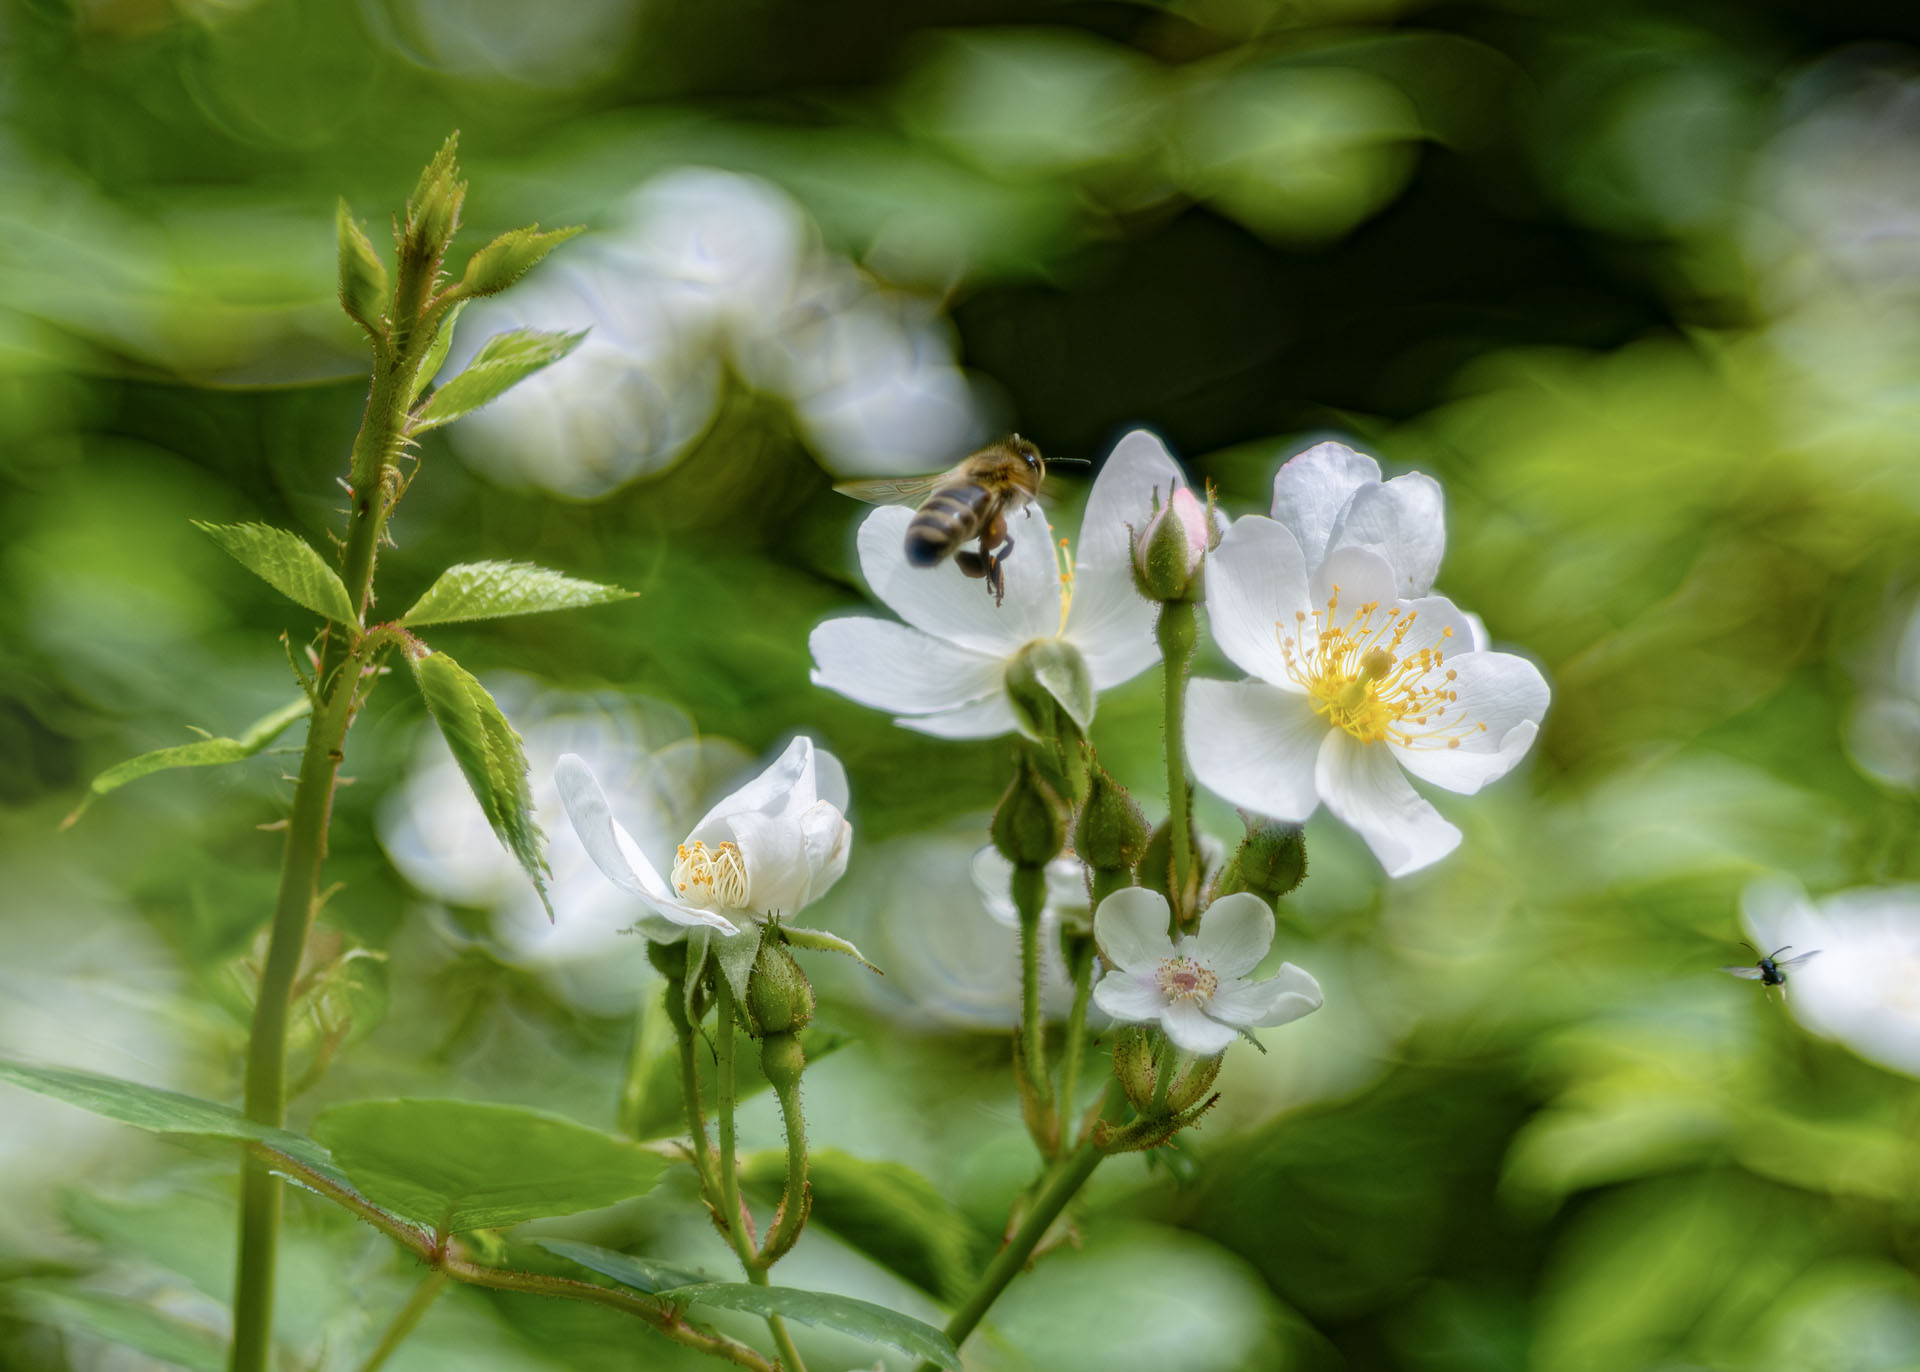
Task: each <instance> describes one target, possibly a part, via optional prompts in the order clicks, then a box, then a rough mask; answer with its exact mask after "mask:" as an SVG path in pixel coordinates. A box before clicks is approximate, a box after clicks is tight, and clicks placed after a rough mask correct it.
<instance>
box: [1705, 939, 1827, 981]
mask: <svg viewBox="0 0 1920 1372" xmlns="http://www.w3.org/2000/svg"><path fill="white" fill-rule="evenodd" d="M1746 946H1747V947H1749V948H1753V945H1752V944H1751V943H1749V944H1747V945H1746ZM1792 947H1793V945H1792V944H1791V943H1789V944H1787V945H1786V947H1785V948H1776V949H1774V950H1773V951H1772V952H1771V953H1761V952H1760V950H1759V949H1758V948H1753V951H1754V952H1755V953H1757V954H1759V957H1760V961H1758V962H1755V963H1745V962H1742V963H1735V964H1733V965H1731V966H1727V967H1722V968H1721V969H1720V970H1721V971H1723V972H1725V973H1726V974H1727V975H1728V976H1734V977H1745V978H1746V979H1747V980H1748V981H1757V982H1759V983H1760V984H1761V985H1762V986H1785V985H1786V984H1787V969H1788V968H1789V967H1798V966H1800V965H1801V964H1802V963H1807V962H1812V961H1813V960H1814V959H1815V958H1817V957H1819V956H1820V950H1819V949H1818V948H1816V949H1814V950H1813V951H1812V952H1811V953H1802V954H1801V955H1800V956H1799V957H1797V958H1788V959H1787V960H1786V961H1784V962H1782V961H1781V960H1780V955H1781V954H1782V953H1784V952H1786V951H1787V950H1788V949H1790V948H1792Z"/></svg>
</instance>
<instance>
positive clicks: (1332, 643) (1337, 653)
mask: <svg viewBox="0 0 1920 1372" xmlns="http://www.w3.org/2000/svg"><path fill="white" fill-rule="evenodd" d="M1419 614H1420V612H1419V611H1418V610H1406V609H1402V608H1401V607H1400V606H1398V605H1393V606H1388V607H1386V608H1384V609H1383V608H1382V607H1381V605H1380V602H1379V601H1377V600H1370V601H1368V602H1366V603H1365V604H1364V605H1362V606H1360V608H1359V609H1357V610H1354V611H1353V612H1352V613H1350V614H1349V615H1348V616H1347V617H1346V619H1345V620H1344V621H1343V620H1342V619H1341V618H1340V588H1339V587H1338V586H1335V587H1334V588H1333V595H1332V596H1330V597H1329V598H1328V600H1327V607H1326V609H1325V610H1315V611H1314V612H1313V616H1312V622H1311V623H1309V622H1308V616H1307V614H1306V612H1305V611H1297V612H1296V613H1295V614H1294V625H1293V631H1292V632H1291V633H1289V632H1288V631H1287V628H1286V626H1285V625H1281V626H1279V632H1280V647H1281V650H1282V651H1283V652H1284V653H1285V654H1286V658H1287V674H1288V675H1289V676H1290V677H1292V678H1293V680H1294V681H1296V682H1298V683H1299V684H1300V685H1301V686H1302V687H1304V688H1305V689H1306V692H1307V695H1308V697H1309V698H1310V699H1311V700H1312V701H1313V708H1314V712H1315V713H1316V714H1319V715H1320V716H1322V717H1323V718H1325V719H1326V720H1327V721H1328V722H1329V723H1330V724H1333V725H1335V726H1336V727H1338V728H1341V729H1345V730H1346V731H1347V732H1348V733H1349V734H1352V735H1353V736H1354V737H1355V738H1357V739H1359V740H1360V741H1361V742H1362V743H1378V742H1380V741H1382V740H1387V741H1390V742H1393V743H1398V744H1400V745H1401V746H1402V747H1407V748H1421V747H1426V748H1439V747H1446V748H1458V747H1459V746H1460V740H1461V739H1462V738H1465V737H1467V736H1468V735H1470V734H1475V733H1483V732H1485V730H1486V727H1487V726H1486V725H1485V724H1476V723H1473V722H1471V721H1468V720H1465V719H1462V718H1461V717H1460V714H1459V711H1458V709H1457V708H1456V706H1457V703H1458V701H1459V694H1458V693H1457V692H1456V691H1455V690H1454V689H1453V683H1454V680H1455V678H1456V677H1457V675H1458V673H1456V672H1455V671H1454V670H1453V669H1452V668H1451V667H1448V666H1447V665H1446V656H1445V654H1444V652H1443V651H1442V649H1441V647H1440V645H1435V646H1433V647H1428V648H1416V649H1414V650H1413V651H1412V652H1406V651H1403V645H1404V644H1405V642H1406V638H1407V635H1408V634H1409V633H1411V632H1412V630H1413V625H1414V621H1415V620H1416V619H1418V618H1419ZM1452 637H1453V630H1452V629H1451V628H1447V629H1443V630H1442V631H1441V634H1440V638H1441V643H1442V644H1444V643H1445V642H1446V640H1448V639H1450V638H1452Z"/></svg>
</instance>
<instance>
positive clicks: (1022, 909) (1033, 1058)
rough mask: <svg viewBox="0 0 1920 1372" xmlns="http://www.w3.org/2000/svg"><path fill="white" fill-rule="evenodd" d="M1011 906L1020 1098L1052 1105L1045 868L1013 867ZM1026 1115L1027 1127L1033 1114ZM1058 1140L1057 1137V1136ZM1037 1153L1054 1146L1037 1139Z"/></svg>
mask: <svg viewBox="0 0 1920 1372" xmlns="http://www.w3.org/2000/svg"><path fill="white" fill-rule="evenodd" d="M1012 886H1013V905H1014V909H1015V910H1016V911H1017V912H1018V913H1019V916H1020V1055H1019V1057H1020V1072H1021V1075H1022V1077H1023V1078H1024V1082H1023V1086H1022V1095H1023V1097H1027V1098H1030V1099H1031V1100H1032V1102H1033V1103H1034V1104H1035V1105H1038V1106H1041V1107H1043V1108H1042V1110H1041V1111H1040V1112H1039V1113H1041V1114H1044V1113H1045V1107H1049V1106H1050V1105H1051V1101H1052V1096H1053V1091H1052V1087H1051V1085H1050V1083H1049V1082H1048V1079H1047V1046H1046V1024H1045V1022H1044V1021H1043V1020H1042V1019H1041V1015H1040V912H1041V911H1042V910H1043V909H1045V908H1046V903H1047V871H1046V868H1044V867H1028V866H1021V865H1016V866H1015V867H1014V869H1013V883H1012ZM1032 1113H1033V1112H1031V1111H1030V1112H1029V1116H1030V1118H1029V1121H1028V1124H1029V1128H1030V1129H1031V1128H1032V1124H1033V1121H1032V1118H1031V1115H1032ZM1056 1141H1057V1136H1056ZM1034 1142H1035V1143H1037V1144H1039V1145H1040V1151H1041V1152H1042V1153H1043V1154H1044V1155H1046V1156H1047V1157H1052V1156H1053V1153H1054V1149H1053V1147H1050V1146H1049V1145H1048V1141H1047V1140H1046V1139H1045V1138H1042V1137H1038V1136H1036V1137H1035V1139H1034Z"/></svg>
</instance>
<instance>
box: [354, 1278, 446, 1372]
mask: <svg viewBox="0 0 1920 1372" xmlns="http://www.w3.org/2000/svg"><path fill="white" fill-rule="evenodd" d="M446 1284H447V1274H446V1272H445V1271H444V1270H440V1271H433V1272H429V1273H427V1275H426V1279H425V1280H424V1281H422V1282H421V1283H420V1284H419V1285H418V1286H416V1287H414V1288H413V1294H412V1295H411V1296H409V1297H407V1303H406V1304H405V1305H403V1306H401V1307H400V1313H399V1314H397V1315H395V1316H394V1317H393V1323H391V1324H389V1325H388V1326H387V1332H386V1333H384V1334H382V1335H381V1336H380V1342H379V1343H378V1344H377V1345H375V1346H374V1350H373V1352H371V1353H369V1354H367V1360H366V1361H365V1362H363V1363H361V1364H360V1372H380V1369H381V1368H382V1367H383V1366H385V1365H386V1361H387V1359H388V1358H390V1357H392V1356H393V1350H394V1349H396V1348H398V1347H399V1346H400V1343H401V1341H402V1340H403V1339H405V1338H406V1337H407V1335H409V1334H411V1333H412V1332H413V1327H414V1326H415V1325H416V1324H418V1323H420V1317H421V1316H422V1315H424V1314H426V1313H427V1307H428V1306H430V1305H432V1304H433V1301H434V1297H436V1296H438V1295H439V1294H440V1290H441V1288H442V1287H444V1286H445V1285H446Z"/></svg>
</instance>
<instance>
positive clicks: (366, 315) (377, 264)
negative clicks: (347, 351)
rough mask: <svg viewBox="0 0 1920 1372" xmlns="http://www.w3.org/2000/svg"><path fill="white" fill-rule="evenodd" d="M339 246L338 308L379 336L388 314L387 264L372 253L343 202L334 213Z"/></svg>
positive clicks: (376, 254)
mask: <svg viewBox="0 0 1920 1372" xmlns="http://www.w3.org/2000/svg"><path fill="white" fill-rule="evenodd" d="M334 234H335V237H336V238H337V239H338V240H339V247H340V305H341V308H343V309H344V310H346V312H347V313H348V314H350V315H352V316H353V318H354V320H355V321H356V322H358V323H359V325H360V327H361V328H363V329H365V330H366V331H367V332H368V333H370V334H375V335H378V334H379V333H380V331H381V329H382V328H383V327H384V326H383V323H382V321H383V320H384V319H385V318H386V313H387V264H386V263H384V262H382V261H381V260H380V254H379V253H377V252H375V251H374V250H373V243H372V242H371V241H370V240H369V239H368V238H367V232H366V230H365V229H363V228H361V227H360V226H359V225H358V224H356V223H354V222H353V215H352V214H350V213H349V212H348V210H347V202H346V201H344V200H342V201H341V202H340V206H339V208H338V209H337V210H336V211H335V212H334Z"/></svg>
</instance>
